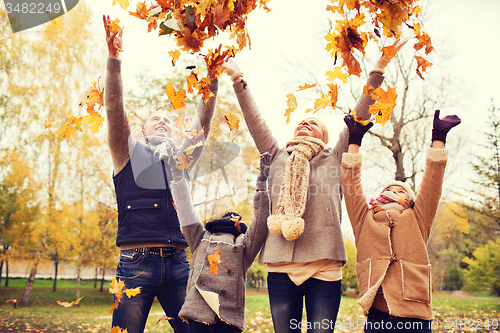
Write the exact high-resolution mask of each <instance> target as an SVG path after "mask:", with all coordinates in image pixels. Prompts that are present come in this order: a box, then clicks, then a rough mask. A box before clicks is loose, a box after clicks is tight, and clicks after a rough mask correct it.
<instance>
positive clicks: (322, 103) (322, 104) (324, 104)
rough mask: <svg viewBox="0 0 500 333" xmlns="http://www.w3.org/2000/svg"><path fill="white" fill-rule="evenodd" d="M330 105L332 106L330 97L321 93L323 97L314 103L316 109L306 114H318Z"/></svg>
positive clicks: (308, 110) (309, 110)
mask: <svg viewBox="0 0 500 333" xmlns="http://www.w3.org/2000/svg"><path fill="white" fill-rule="evenodd" d="M328 104H330V98H328V95H325V94H323V93H321V97H320V98H318V99H316V100H315V101H314V109H307V110H306V113H309V112H311V111H314V112H313V113H316V112H318V111H319V110H321V109H324V108H326V107H327V106H328Z"/></svg>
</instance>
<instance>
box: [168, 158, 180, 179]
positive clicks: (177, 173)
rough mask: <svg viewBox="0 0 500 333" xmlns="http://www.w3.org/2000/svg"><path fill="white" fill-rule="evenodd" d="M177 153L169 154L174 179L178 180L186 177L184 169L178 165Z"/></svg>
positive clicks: (169, 163)
mask: <svg viewBox="0 0 500 333" xmlns="http://www.w3.org/2000/svg"><path fill="white" fill-rule="evenodd" d="M177 161H178V158H177V154H176V153H173V154H170V155H169V156H168V165H170V170H171V171H172V178H173V180H178V179H182V178H184V170H181V169H179V168H178V167H177Z"/></svg>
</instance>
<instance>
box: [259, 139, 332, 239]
mask: <svg viewBox="0 0 500 333" xmlns="http://www.w3.org/2000/svg"><path fill="white" fill-rule="evenodd" d="M323 149H325V143H324V142H323V141H321V140H319V139H316V138H313V137H308V136H298V137H294V138H293V139H292V140H291V141H289V142H288V143H287V145H286V150H287V152H289V153H291V154H290V156H289V157H288V159H287V161H286V166H285V173H284V175H283V181H282V182H281V189H280V196H279V199H278V203H277V204H276V210H275V213H274V215H271V216H269V217H268V219H267V226H268V228H269V231H270V232H272V233H273V234H276V235H283V237H285V238H286V239H287V240H294V239H297V238H298V237H299V236H300V235H302V232H303V231H304V219H302V215H303V214H304V211H305V209H306V201H307V190H308V187H309V172H310V165H309V160H310V159H311V158H313V157H314V156H316V154H318V153H319V152H320V151H322V150H323Z"/></svg>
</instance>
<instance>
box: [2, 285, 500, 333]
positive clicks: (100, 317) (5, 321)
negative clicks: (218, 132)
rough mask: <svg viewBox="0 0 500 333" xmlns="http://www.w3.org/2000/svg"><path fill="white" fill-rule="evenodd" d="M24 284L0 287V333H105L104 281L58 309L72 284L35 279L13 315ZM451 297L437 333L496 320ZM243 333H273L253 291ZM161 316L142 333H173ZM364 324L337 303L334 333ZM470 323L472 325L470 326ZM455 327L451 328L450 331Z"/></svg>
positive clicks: (355, 308) (439, 301) (260, 296)
mask: <svg viewBox="0 0 500 333" xmlns="http://www.w3.org/2000/svg"><path fill="white" fill-rule="evenodd" d="M25 283H26V280H25V279H11V280H10V281H9V287H7V288H6V287H0V332H30V333H38V332H65V333H71V332H75V333H88V332H93V333H104V332H109V331H110V326H111V314H110V309H111V305H112V304H113V296H112V295H111V294H109V293H108V287H109V281H106V282H105V285H104V288H105V289H104V291H103V292H99V286H100V285H99V284H98V288H97V289H94V288H93V286H94V284H93V281H91V280H90V281H82V283H81V296H83V297H84V298H83V299H82V301H81V306H78V307H72V308H64V307H62V306H59V305H58V304H57V303H56V301H58V300H63V301H67V302H71V301H73V300H75V299H76V294H75V288H76V282H75V281H74V280H61V281H59V282H58V290H57V292H55V293H54V292H52V280H44V279H37V280H36V281H35V283H34V288H33V291H32V295H31V306H30V307H19V308H18V309H14V308H13V306H12V304H10V303H6V300H9V299H12V298H16V299H17V300H18V301H20V300H21V298H22V295H23V292H24V286H25ZM479 295H481V297H477V296H476V295H465V296H457V295H453V294H450V293H446V292H439V293H438V292H436V293H433V310H434V315H435V317H436V320H437V321H436V323H438V324H439V325H440V326H439V330H435V331H436V332H437V331H443V330H444V325H445V324H446V323H447V324H448V326H449V329H447V330H445V331H449V332H452V331H453V332H463V330H461V329H460V327H459V324H460V321H462V322H463V323H465V322H467V321H468V323H469V324H471V323H474V325H472V326H470V327H473V328H477V327H481V325H479V326H478V323H479V322H478V320H482V321H483V324H484V322H486V320H487V319H489V320H490V323H491V320H492V319H499V317H500V298H499V297H482V295H484V294H479ZM245 313H246V330H245V332H259V333H266V332H273V331H274V330H273V328H272V321H271V314H270V310H269V299H268V296H267V292H266V290H265V289H261V290H260V291H259V292H257V291H256V290H255V289H248V290H247V303H246V311H245ZM163 316H164V314H163V311H162V309H161V307H160V305H159V303H158V302H157V301H155V303H154V304H153V307H152V309H151V312H150V316H149V318H148V322H147V324H146V330H145V332H148V333H160V332H169V333H172V332H173V330H172V329H171V328H170V325H169V324H168V322H166V321H162V322H160V323H158V319H160V318H162V317H163ZM363 320H364V316H363V313H362V312H361V308H360V307H359V305H358V304H357V298H356V297H345V296H344V297H342V301H341V305H340V311H339V315H338V319H337V324H338V325H344V328H342V327H340V326H338V328H339V327H340V329H336V330H335V331H336V332H362V328H361V327H362V322H363ZM472 320H474V321H472ZM350 323H361V326H359V327H358V328H359V329H354V330H353V329H352V326H351V328H349V324H350ZM453 324H455V327H453ZM473 331H476V332H479V331H480V332H494V330H487V329H484V328H483V329H481V330H473ZM497 331H498V329H497Z"/></svg>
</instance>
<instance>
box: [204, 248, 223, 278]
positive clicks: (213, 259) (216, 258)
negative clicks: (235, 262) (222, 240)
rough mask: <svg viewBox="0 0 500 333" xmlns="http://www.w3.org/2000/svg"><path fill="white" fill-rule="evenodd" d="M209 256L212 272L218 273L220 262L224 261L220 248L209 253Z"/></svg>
mask: <svg viewBox="0 0 500 333" xmlns="http://www.w3.org/2000/svg"><path fill="white" fill-rule="evenodd" d="M207 258H208V262H209V263H210V274H217V271H218V270H219V264H220V263H222V261H221V260H220V250H217V251H216V252H215V253H214V254H209V255H207Z"/></svg>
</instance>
